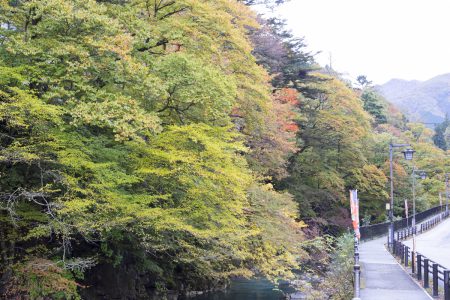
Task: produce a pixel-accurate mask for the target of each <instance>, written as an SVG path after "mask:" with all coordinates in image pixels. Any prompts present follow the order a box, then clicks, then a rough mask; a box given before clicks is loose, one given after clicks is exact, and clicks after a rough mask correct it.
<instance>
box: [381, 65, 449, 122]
mask: <svg viewBox="0 0 450 300" xmlns="http://www.w3.org/2000/svg"><path fill="white" fill-rule="evenodd" d="M376 88H377V90H378V91H379V92H380V93H381V94H382V95H383V96H384V97H385V98H386V100H388V101H389V102H391V103H393V104H394V105H395V106H397V107H398V108H399V109H400V110H401V111H402V112H403V113H405V114H406V115H407V116H408V117H409V119H410V120H411V121H421V122H429V123H436V122H442V120H444V118H445V114H449V115H450V73H449V74H444V75H439V76H436V77H434V78H431V79H430V80H427V81H418V80H410V81H408V80H401V79H392V80H390V81H388V82H386V83H385V84H383V85H380V86H377V87H376Z"/></svg>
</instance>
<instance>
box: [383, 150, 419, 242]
mask: <svg viewBox="0 0 450 300" xmlns="http://www.w3.org/2000/svg"><path fill="white" fill-rule="evenodd" d="M403 147H411V145H410V144H393V143H390V144H389V171H390V178H389V179H390V182H391V203H390V205H389V222H390V224H389V232H388V247H389V249H390V250H391V251H393V249H394V181H393V178H394V171H393V167H392V160H393V156H394V148H403ZM402 152H403V155H404V156H405V159H406V160H411V159H413V156H414V152H415V151H414V150H413V149H411V148H407V149H406V150H404V151H402Z"/></svg>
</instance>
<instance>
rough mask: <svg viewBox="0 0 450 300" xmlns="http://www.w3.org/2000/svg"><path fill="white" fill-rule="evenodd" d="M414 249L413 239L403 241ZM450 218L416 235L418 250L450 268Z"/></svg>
mask: <svg viewBox="0 0 450 300" xmlns="http://www.w3.org/2000/svg"><path fill="white" fill-rule="evenodd" d="M403 243H404V244H405V245H407V246H408V247H410V248H411V249H412V239H409V240H407V241H405V242H403ZM449 249H450V219H447V220H445V221H444V222H442V223H440V224H439V225H437V226H436V227H434V228H433V229H431V230H430V231H428V232H425V233H423V234H419V235H417V236H416V251H417V252H419V253H421V254H422V255H425V256H426V257H428V258H429V259H431V260H433V261H435V262H437V263H438V264H441V265H442V266H444V267H446V268H450V251H449Z"/></svg>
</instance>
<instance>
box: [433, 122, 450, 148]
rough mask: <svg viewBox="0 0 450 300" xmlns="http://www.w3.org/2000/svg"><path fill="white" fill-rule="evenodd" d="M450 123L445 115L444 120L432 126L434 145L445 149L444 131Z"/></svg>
mask: <svg viewBox="0 0 450 300" xmlns="http://www.w3.org/2000/svg"><path fill="white" fill-rule="evenodd" d="M449 125H450V120H449V118H448V115H446V116H445V120H444V121H443V122H442V123H440V124H438V125H436V126H435V128H434V132H435V134H434V136H433V142H434V144H435V145H436V146H438V147H439V148H441V149H442V150H447V146H448V145H447V142H446V139H445V131H446V130H447V128H448V127H449Z"/></svg>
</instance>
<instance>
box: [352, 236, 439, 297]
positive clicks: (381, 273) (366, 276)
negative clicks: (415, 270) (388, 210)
mask: <svg viewBox="0 0 450 300" xmlns="http://www.w3.org/2000/svg"><path fill="white" fill-rule="evenodd" d="M386 239H387V238H386V237H382V238H378V239H376V240H372V241H369V242H364V243H361V245H360V247H359V248H360V249H359V250H360V251H359V252H360V263H361V268H362V273H361V300H384V299H386V300H430V299H433V298H431V297H430V296H429V295H428V294H427V293H426V292H425V291H424V290H423V289H422V288H421V287H419V286H418V285H417V284H416V283H415V282H414V281H413V280H412V279H411V278H410V277H409V275H408V274H407V273H406V272H405V271H404V270H403V269H402V268H401V267H400V266H399V264H398V263H397V261H396V260H395V259H394V257H392V255H391V254H390V253H389V252H388V251H387V250H386V248H385V247H384V243H386Z"/></svg>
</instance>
